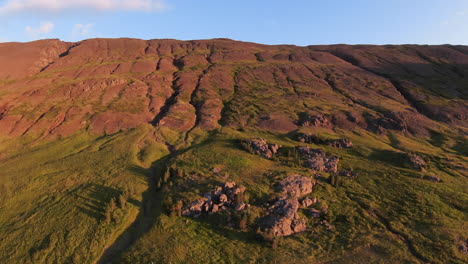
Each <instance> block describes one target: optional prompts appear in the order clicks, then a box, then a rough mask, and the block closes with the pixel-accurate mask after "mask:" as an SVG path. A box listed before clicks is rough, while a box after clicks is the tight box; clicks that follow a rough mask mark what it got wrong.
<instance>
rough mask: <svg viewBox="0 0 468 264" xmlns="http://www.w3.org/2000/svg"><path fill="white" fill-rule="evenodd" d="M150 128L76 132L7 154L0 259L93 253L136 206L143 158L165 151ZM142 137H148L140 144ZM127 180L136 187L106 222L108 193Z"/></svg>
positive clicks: (80, 257)
mask: <svg viewBox="0 0 468 264" xmlns="http://www.w3.org/2000/svg"><path fill="white" fill-rule="evenodd" d="M147 132H148V128H147V127H140V128H138V129H134V130H130V131H127V132H122V133H117V134H114V135H109V136H104V137H99V138H96V137H95V136H90V135H88V134H86V133H80V134H78V135H75V136H73V137H70V138H67V139H63V140H61V141H54V142H51V143H45V144H42V145H40V146H36V147H25V148H22V149H18V150H17V151H16V152H15V153H13V154H11V155H10V157H8V158H6V159H4V160H3V161H2V162H1V164H0V179H1V183H2V184H1V188H2V193H1V195H2V197H1V198H2V199H1V204H0V226H1V228H0V237H2V243H1V244H0V262H2V263H92V262H94V261H96V260H97V258H99V257H100V255H101V254H102V251H103V250H104V248H105V247H106V246H107V245H109V244H111V243H112V242H113V240H114V239H115V238H116V236H117V235H118V234H119V233H120V232H122V231H123V230H124V229H125V228H126V227H127V226H128V225H129V224H131V223H132V222H133V221H134V219H135V217H136V214H137V213H138V211H139V207H140V206H141V202H142V197H141V193H142V192H143V191H144V190H146V188H147V184H148V183H147V178H146V175H145V174H144V171H145V169H144V168H143V167H141V166H148V159H151V160H154V159H156V158H157V157H159V156H160V155H161V156H162V155H164V154H165V152H164V150H162V149H161V147H160V146H159V145H158V144H157V143H155V142H151V141H150V140H149V139H148V138H146V139H145V136H146V134H147ZM140 140H146V141H147V142H146V143H149V144H146V146H145V147H144V148H143V149H142V150H139V149H138V143H139V142H140ZM141 144H143V143H141ZM139 159H141V160H142V162H140V161H139ZM138 168H141V169H138ZM128 188H132V189H135V190H136V193H135V195H133V197H131V199H130V200H129V201H130V202H129V206H128V207H126V208H125V209H116V210H115V211H114V212H113V216H112V218H113V220H112V222H111V223H110V224H106V223H105V221H104V218H105V217H104V212H105V209H106V207H107V206H108V204H109V202H110V200H111V199H116V200H117V198H118V196H119V195H120V194H121V193H122V192H124V191H125V189H128Z"/></svg>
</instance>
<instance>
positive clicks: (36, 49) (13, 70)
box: [0, 39, 468, 138]
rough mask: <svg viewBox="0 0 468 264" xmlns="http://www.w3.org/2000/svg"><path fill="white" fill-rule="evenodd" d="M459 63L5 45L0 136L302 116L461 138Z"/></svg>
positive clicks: (261, 49) (201, 44) (208, 125)
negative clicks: (457, 133)
mask: <svg viewBox="0 0 468 264" xmlns="http://www.w3.org/2000/svg"><path fill="white" fill-rule="evenodd" d="M467 54H468V51H467V48H466V47H454V46H412V45H407V46H344V45H337V46H310V47H296V46H267V45H259V44H254V43H244V42H237V41H232V40H226V39H215V40H199V41H177V40H149V41H145V40H138V39H91V40H85V41H82V42H78V43H65V42H61V41H58V40H43V41H36V42H30V43H4V44H0V128H1V129H0V134H2V135H8V136H19V135H31V136H35V137H41V138H44V137H56V136H58V135H61V136H66V135H70V134H71V133H73V132H75V131H77V130H80V129H88V130H90V131H92V132H94V133H102V132H106V133H113V132H116V131H118V130H122V129H123V130H125V129H129V128H132V127H136V126H138V125H140V124H143V123H152V124H154V125H155V126H165V127H168V128H172V129H175V130H177V131H181V132H187V131H191V130H192V129H193V128H194V127H197V126H198V127H200V128H202V129H205V130H211V129H215V128H217V127H219V126H220V124H221V125H229V126H234V127H241V126H255V127H260V128H263V129H266V130H271V131H280V132H287V131H291V130H294V129H295V128H296V121H297V120H298V118H299V116H300V115H301V113H303V112H306V113H309V114H314V113H315V114H318V113H321V114H326V115H328V116H329V118H330V120H332V121H333V125H335V126H339V127H342V128H346V129H352V128H353V127H355V126H360V127H364V128H367V129H371V130H374V131H378V132H384V131H385V130H387V129H396V130H400V131H408V132H410V133H413V134H417V135H425V134H427V128H430V129H435V130H437V126H438V125H437V122H445V123H449V124H452V125H456V126H460V127H465V128H466V125H467V122H466V120H467V115H468V114H467V113H468V112H467V111H468V110H467V109H468V108H467V105H466V98H467V89H466V87H467V84H468V79H467V78H466V76H467V74H468V55H467ZM436 121H437V122H436Z"/></svg>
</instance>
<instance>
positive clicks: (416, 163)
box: [407, 154, 426, 171]
mask: <svg viewBox="0 0 468 264" xmlns="http://www.w3.org/2000/svg"><path fill="white" fill-rule="evenodd" d="M407 156H408V160H409V162H410V165H411V167H412V168H415V169H419V170H420V171H425V170H426V169H425V168H426V161H424V159H423V158H422V157H421V156H419V155H416V154H408V155H407Z"/></svg>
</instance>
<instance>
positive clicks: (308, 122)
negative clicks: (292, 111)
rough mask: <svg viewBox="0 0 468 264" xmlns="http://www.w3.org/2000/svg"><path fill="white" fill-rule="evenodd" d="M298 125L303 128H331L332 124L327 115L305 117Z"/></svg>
mask: <svg viewBox="0 0 468 264" xmlns="http://www.w3.org/2000/svg"><path fill="white" fill-rule="evenodd" d="M298 124H299V125H300V126H303V127H310V126H314V127H330V126H331V122H330V120H329V119H328V117H326V116H325V115H304V116H302V117H301V118H300V120H299V122H298Z"/></svg>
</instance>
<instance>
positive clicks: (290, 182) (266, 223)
mask: <svg viewBox="0 0 468 264" xmlns="http://www.w3.org/2000/svg"><path fill="white" fill-rule="evenodd" d="M314 185H315V181H313V180H311V179H310V178H309V177H305V176H301V175H290V176H288V177H286V178H285V179H284V180H282V181H281V182H280V191H281V193H282V195H281V196H280V197H278V198H277V199H276V201H275V202H274V204H273V205H272V206H271V207H270V208H269V209H268V211H269V213H268V215H267V216H266V217H265V218H264V220H263V222H262V224H261V228H262V229H263V230H264V231H265V232H266V233H268V234H271V235H273V236H289V235H292V234H295V233H298V232H303V231H305V230H306V229H307V226H306V220H305V219H303V218H301V217H300V216H299V214H298V213H297V210H298V209H299V206H300V203H299V200H298V199H299V198H300V197H302V196H304V195H306V194H309V193H311V192H312V188H313V186H314Z"/></svg>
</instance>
